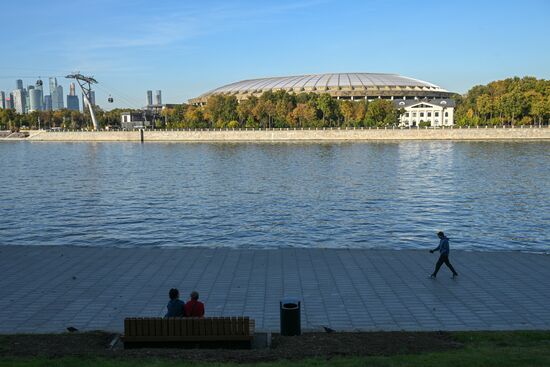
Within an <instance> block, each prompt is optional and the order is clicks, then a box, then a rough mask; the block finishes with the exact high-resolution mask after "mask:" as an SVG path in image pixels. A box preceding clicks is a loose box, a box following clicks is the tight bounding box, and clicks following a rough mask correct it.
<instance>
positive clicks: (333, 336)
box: [0, 332, 462, 363]
mask: <svg viewBox="0 0 550 367" xmlns="http://www.w3.org/2000/svg"><path fill="white" fill-rule="evenodd" d="M115 336H116V335H115V334H110V333H104V332H90V333H74V334H47V335H32V334H31V335H2V336H0V357H30V356H41V357H47V358H57V357H69V356H78V357H102V358H124V359H128V358H149V357H154V358H166V359H185V360H194V361H203V362H237V363H250V362H262V361H276V360H299V359H304V358H323V359H330V358H333V357H343V356H348V357H351V356H356V357H357V356H375V355H384V356H390V355H396V354H417V353H424V352H436V351H443V350H450V349H457V348H461V347H462V344H460V343H458V342H457V341H455V340H454V339H453V337H452V335H451V334H450V333H446V332H418V333H415V332H372V333H330V334H327V333H308V334H304V335H302V336H295V337H282V336H280V335H277V334H274V335H273V339H272V344H271V348H269V349H253V350H235V349H163V348H146V349H129V350H124V349H121V348H114V349H110V348H109V346H110V343H111V341H112V340H113V339H114V338H115Z"/></svg>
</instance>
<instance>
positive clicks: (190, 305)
mask: <svg viewBox="0 0 550 367" xmlns="http://www.w3.org/2000/svg"><path fill="white" fill-rule="evenodd" d="M185 316H187V317H204V303H202V302H201V301H199V293H198V292H197V291H193V292H191V295H190V299H189V301H187V303H186V304H185Z"/></svg>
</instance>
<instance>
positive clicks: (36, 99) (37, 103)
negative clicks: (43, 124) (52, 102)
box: [29, 88, 42, 112]
mask: <svg viewBox="0 0 550 367" xmlns="http://www.w3.org/2000/svg"><path fill="white" fill-rule="evenodd" d="M29 100H30V105H29V112H32V111H42V90H41V89H38V88H33V89H31V90H30V91H29Z"/></svg>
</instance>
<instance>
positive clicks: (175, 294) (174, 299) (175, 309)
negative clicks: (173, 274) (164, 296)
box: [164, 288, 185, 317]
mask: <svg viewBox="0 0 550 367" xmlns="http://www.w3.org/2000/svg"><path fill="white" fill-rule="evenodd" d="M168 296H169V297H170V301H169V302H168V305H166V308H167V309H168V312H166V315H164V317H185V303H183V301H181V300H180V291H179V290H178V289H177V288H172V289H170V292H168Z"/></svg>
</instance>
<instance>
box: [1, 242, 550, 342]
mask: <svg viewBox="0 0 550 367" xmlns="http://www.w3.org/2000/svg"><path fill="white" fill-rule="evenodd" d="M436 259H437V256H436V254H433V255H431V254H430V253H429V252H428V251H427V250H426V251H416V250H411V251H408V250H403V251H390V250H328V249H282V250H230V249H222V248H219V249H206V248H191V249H168V248H146V249H138V248H133V249H120V248H78V247H46V246H44V247H41V246H40V247H39V246H37V247H25V246H0V274H1V276H0V333H16V332H63V331H64V330H65V328H66V327H67V326H74V327H76V328H78V329H80V330H95V329H102V330H112V331H121V330H122V328H123V319H124V317H127V316H163V315H164V312H165V306H166V303H167V300H168V290H169V289H170V288H171V287H178V288H179V289H180V291H181V293H182V296H184V297H185V298H187V297H186V296H187V294H188V293H189V292H190V291H191V290H193V289H196V290H198V291H199V292H200V294H201V298H202V300H203V301H204V302H205V303H206V312H207V314H208V315H210V316H219V315H224V316H237V315H248V316H250V317H252V318H254V319H256V322H257V327H258V329H260V330H266V331H267V330H270V331H277V330H278V328H279V300H280V299H281V298H282V297H283V296H285V295H286V296H295V297H298V298H300V299H301V300H302V301H303V302H302V327H303V329H311V330H318V329H319V328H320V327H321V326H322V325H326V326H330V327H331V328H334V329H337V330H346V331H351V330H498V329H506V330H508V329H550V306H549V305H550V286H549V285H548V284H549V279H550V256H548V255H536V254H526V253H512V252H500V253H490V252H464V251H453V252H452V253H451V261H452V262H453V265H454V266H455V268H456V269H457V271H458V272H459V273H460V276H459V278H458V279H457V280H452V279H450V272H449V270H448V269H447V268H445V267H443V268H442V270H441V272H440V274H439V277H438V279H437V280H435V281H434V280H431V279H428V278H427V276H428V275H429V274H430V272H431V271H432V270H433V269H432V267H433V264H434V263H435V261H436Z"/></svg>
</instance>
